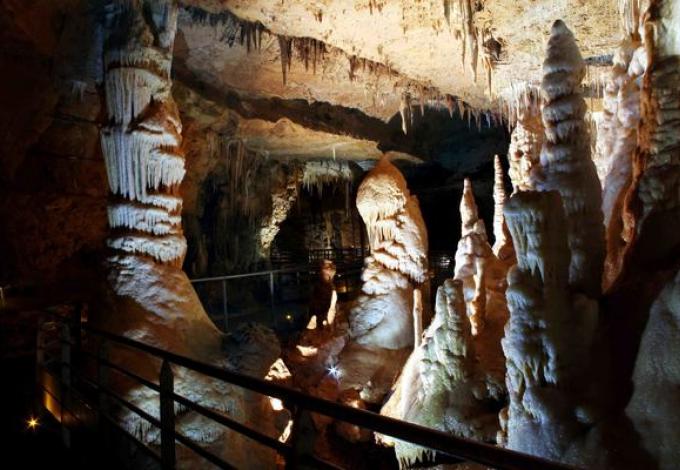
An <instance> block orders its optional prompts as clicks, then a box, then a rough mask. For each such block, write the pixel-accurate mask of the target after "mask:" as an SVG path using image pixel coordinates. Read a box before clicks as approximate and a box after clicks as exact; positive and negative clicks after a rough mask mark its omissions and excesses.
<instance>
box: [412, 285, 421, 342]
mask: <svg viewBox="0 0 680 470" xmlns="http://www.w3.org/2000/svg"><path fill="white" fill-rule="evenodd" d="M422 337H423V292H422V291H421V290H420V289H413V347H416V348H417V347H418V346H420V343H421V340H422Z"/></svg>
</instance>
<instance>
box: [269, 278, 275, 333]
mask: <svg viewBox="0 0 680 470" xmlns="http://www.w3.org/2000/svg"><path fill="white" fill-rule="evenodd" d="M269 297H270V299H271V312H272V324H276V316H275V315H274V271H269Z"/></svg>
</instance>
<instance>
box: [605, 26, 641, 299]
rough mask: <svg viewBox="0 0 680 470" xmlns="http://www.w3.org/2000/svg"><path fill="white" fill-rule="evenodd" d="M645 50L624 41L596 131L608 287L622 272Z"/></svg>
mask: <svg viewBox="0 0 680 470" xmlns="http://www.w3.org/2000/svg"><path fill="white" fill-rule="evenodd" d="M645 69H646V52H645V49H644V47H642V46H641V45H639V40H637V38H636V36H633V37H630V38H627V39H625V40H624V41H622V43H621V45H620V46H619V48H618V50H617V52H616V54H615V55H614V65H613V66H612V70H611V73H610V77H609V80H608V82H607V83H606V86H605V93H604V110H603V119H602V123H601V124H600V126H599V127H598V132H597V150H598V154H599V155H600V160H603V162H602V173H603V174H602V177H601V183H602V212H603V214H604V224H605V227H606V230H607V260H606V265H605V272H604V275H605V279H604V286H605V288H606V287H608V286H609V285H611V283H612V282H613V281H614V279H616V277H617V276H618V275H619V274H620V270H621V261H622V258H621V256H620V255H621V250H622V247H623V246H625V244H626V243H627V241H630V240H625V239H622V238H621V237H622V235H623V234H622V231H623V219H622V215H623V214H622V212H623V203H624V198H625V195H626V192H627V190H628V187H629V185H630V183H631V174H632V170H633V166H632V158H633V151H634V150H635V147H636V145H637V127H638V124H639V122H640V85H641V76H642V73H643V72H644V70H645Z"/></svg>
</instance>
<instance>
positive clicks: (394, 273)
mask: <svg viewBox="0 0 680 470" xmlns="http://www.w3.org/2000/svg"><path fill="white" fill-rule="evenodd" d="M357 208H358V209H359V214H361V217H362V218H363V219H364V221H365V223H366V229H367V231H368V240H369V245H370V247H371V255H370V256H369V257H368V258H366V262H365V266H364V272H363V274H362V280H363V281H364V285H363V287H362V291H363V295H362V296H361V297H360V298H359V299H358V305H357V307H355V308H354V309H353V310H352V313H351V316H350V332H351V336H352V339H353V340H354V341H356V342H358V343H360V344H366V345H372V346H377V347H382V348H389V349H399V348H403V347H407V346H410V345H411V344H412V341H413V334H412V332H413V324H412V313H411V312H412V308H411V304H412V301H413V292H412V291H413V285H414V284H420V283H422V282H424V281H425V274H426V272H427V235H426V232H425V224H424V222H423V219H422V216H421V215H420V209H419V207H418V201H417V199H416V198H415V196H411V194H410V192H409V190H408V188H407V186H406V181H405V180H404V177H403V176H402V174H401V173H400V172H399V170H397V168H396V167H394V166H393V165H392V164H391V163H390V162H389V160H387V158H383V159H381V160H380V161H379V162H378V164H377V165H376V166H375V168H374V169H373V170H371V172H370V173H369V174H368V175H367V176H366V178H364V180H363V181H362V183H361V185H360V186H359V190H358V192H357Z"/></svg>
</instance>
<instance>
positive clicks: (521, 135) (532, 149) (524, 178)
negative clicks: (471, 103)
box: [508, 86, 544, 192]
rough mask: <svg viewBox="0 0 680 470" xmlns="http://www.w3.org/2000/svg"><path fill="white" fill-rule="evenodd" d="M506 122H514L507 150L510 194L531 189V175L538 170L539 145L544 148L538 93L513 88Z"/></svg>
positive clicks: (532, 187) (533, 90)
mask: <svg viewBox="0 0 680 470" xmlns="http://www.w3.org/2000/svg"><path fill="white" fill-rule="evenodd" d="M512 92H513V96H511V97H510V100H509V102H508V104H509V108H510V111H509V121H511V122H512V121H514V122H515V128H514V129H513V131H512V134H511V136H510V148H509V149H508V162H509V166H510V168H509V170H508V175H509V176H510V181H511V182H512V188H513V192H517V191H530V190H532V189H534V183H533V180H534V176H533V175H534V173H535V172H537V171H540V155H541V146H542V145H543V138H544V137H543V123H542V122H541V108H540V104H539V91H538V90H536V89H534V88H532V87H530V86H526V87H521V88H520V89H519V90H518V89H516V88H514V87H513V89H512Z"/></svg>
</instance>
